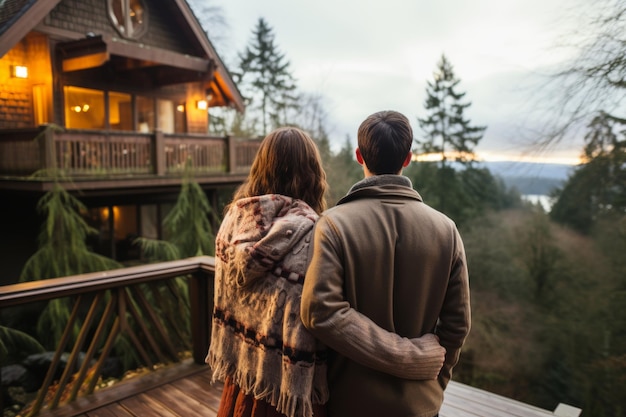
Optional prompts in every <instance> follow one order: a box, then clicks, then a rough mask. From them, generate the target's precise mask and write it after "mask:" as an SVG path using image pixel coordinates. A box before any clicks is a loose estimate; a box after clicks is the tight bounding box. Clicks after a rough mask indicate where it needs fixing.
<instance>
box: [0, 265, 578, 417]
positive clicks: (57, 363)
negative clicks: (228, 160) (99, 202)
mask: <svg viewBox="0 0 626 417" xmlns="http://www.w3.org/2000/svg"><path fill="white" fill-rule="evenodd" d="M214 274H215V260H214V258H212V257H207V256H203V257H196V258H188V259H183V260H179V261H172V262H163V263H157V264H151V265H142V266H135V267H129V268H122V269H118V270H112V271H105V272H96V273H90V274H83V275H76V276H71V277H63V278H54V279H48V280H42V281H35V282H25V283H21V284H14V285H7V286H3V287H0V306H1V307H0V313H2V317H3V318H6V317H7V315H11V314H15V310H13V309H15V308H23V307H27V306H38V308H41V306H42V303H49V302H52V301H53V300H58V299H68V300H71V302H72V303H73V306H74V307H73V312H72V314H71V315H70V317H68V319H67V324H66V328H65V329H66V330H65V332H64V335H63V337H62V338H61V340H60V341H59V343H58V345H57V346H56V349H55V352H53V353H54V358H53V359H52V361H51V363H50V366H49V368H48V369H47V372H44V375H42V378H41V381H40V383H39V384H37V386H35V387H33V389H34V391H33V392H32V401H31V402H29V404H28V405H27V407H26V409H25V410H23V412H22V414H21V415H23V416H28V417H36V416H37V417H74V416H76V417H83V416H92V417H95V416H103V417H104V416H128V417H130V416H138V415H139V416H151V415H163V416H165V415H167V416H190V415H204V416H209V417H212V416H215V415H216V410H217V407H218V404H219V398H220V395H221V385H220V384H216V385H211V384H210V379H211V377H210V369H209V368H208V366H206V365H205V364H204V357H205V355H206V352H207V349H208V346H209V342H210V335H211V312H212V309H213V278H214ZM176 280H179V281H180V280H184V281H185V282H186V284H187V286H186V289H187V291H186V292H181V291H177V290H175V289H174V287H173V284H174V281H176ZM163 297H174V298H175V299H181V298H182V299H185V300H187V301H185V302H184V303H182V306H183V307H184V310H185V314H186V315H189V317H190V319H191V320H190V322H189V324H188V327H187V328H180V327H176V326H175V325H174V323H172V322H171V320H172V319H173V314H172V312H171V311H169V310H168V309H167V308H165V306H166V305H167V303H164V302H163V300H164V299H163ZM157 300H158V302H157ZM151 301H152V302H151ZM139 318H141V320H140V319H139ZM74 328H79V329H80V332H78V335H77V336H76V337H72V336H71V334H72V329H74ZM122 337H126V338H128V340H130V345H129V346H133V347H134V348H135V349H136V351H137V352H138V356H137V357H138V360H139V361H140V362H141V365H142V368H143V369H145V372H143V373H140V374H136V375H135V376H133V377H131V378H127V379H125V380H123V381H120V382H117V383H116V384H114V385H106V384H101V383H99V382H101V381H102V380H103V376H104V370H103V369H104V364H105V362H106V360H107V358H109V357H110V355H111V352H112V346H113V345H114V342H115V340H117V339H119V338H122ZM9 353H10V352H9ZM183 353H186V354H183ZM64 356H65V357H66V358H67V359H66V360H64V361H63V360H62V357H64ZM1 365H3V366H4V365H5V363H2V364H1ZM1 382H2V385H4V386H5V387H6V386H8V384H10V383H9V381H1ZM105 385H106V386H105ZM2 399H3V397H0V409H2V408H3V404H2ZM5 405H8V404H5ZM580 413H581V410H580V409H578V408H575V407H572V406H569V405H566V404H559V405H558V407H557V408H556V409H555V410H554V411H549V410H545V409H541V408H538V407H534V406H531V405H528V404H524V403H522V402H519V401H515V400H512V399H510V398H506V397H502V396H499V395H496V394H493V393H490V392H487V391H483V390H480V389H477V388H473V387H470V386H468V385H464V384H461V383H458V382H455V381H451V382H450V384H449V386H448V388H447V390H446V394H445V398H444V403H443V406H442V408H441V412H440V416H442V417H459V416H498V417H549V416H553V417H554V416H560V417H577V416H579V415H580Z"/></svg>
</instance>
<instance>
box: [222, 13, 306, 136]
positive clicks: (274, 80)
mask: <svg viewBox="0 0 626 417" xmlns="http://www.w3.org/2000/svg"><path fill="white" fill-rule="evenodd" d="M239 59H240V64H239V72H236V73H234V75H235V76H236V77H238V80H237V81H238V82H239V86H240V88H241V89H242V91H243V92H244V95H245V97H246V101H247V106H248V108H247V110H246V118H247V119H248V122H249V123H250V125H251V127H252V128H254V129H255V130H256V133H257V134H260V135H262V136H265V135H266V134H267V133H268V132H269V131H270V130H272V129H274V128H277V127H280V126H285V125H287V124H289V123H288V120H289V118H290V112H291V111H293V110H296V109H297V107H298V106H297V102H298V97H297V95H296V83H295V79H294V77H293V75H292V74H291V72H290V69H289V66H290V63H289V61H288V60H287V59H286V58H285V55H284V54H283V53H281V52H280V51H279V49H278V47H277V45H276V43H275V37H274V33H273V32H272V28H271V27H270V26H269V25H268V24H267V22H266V21H265V20H264V19H263V18H260V19H259V21H258V23H257V26H256V27H255V29H254V30H253V38H252V40H251V41H250V43H249V44H248V46H247V47H246V49H245V51H244V52H243V53H241V54H239ZM259 123H260V129H259V128H258V124H259Z"/></svg>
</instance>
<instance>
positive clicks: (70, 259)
mask: <svg viewBox="0 0 626 417" xmlns="http://www.w3.org/2000/svg"><path fill="white" fill-rule="evenodd" d="M37 209H38V210H39V211H40V212H41V213H42V214H43V215H44V216H45V221H44V223H43V225H42V227H41V233H40V234H39V249H38V250H37V252H35V254H34V255H32V256H31V257H30V258H29V259H28V261H27V262H26V264H25V265H24V268H23V269H22V273H21V274H20V282H24V281H37V280H41V279H48V278H56V277H65V276H70V275H78V274H85V273H89V272H97V271H106V270H109V269H115V268H121V264H119V263H118V262H116V261H114V260H113V259H110V258H107V257H105V256H102V255H98V254H96V253H94V252H91V251H90V250H89V248H88V246H87V244H86V242H85V240H86V238H87V236H88V235H89V234H97V233H98V232H97V230H95V229H93V228H92V227H90V226H89V225H88V224H87V222H85V220H84V219H83V217H82V216H81V215H80V212H81V211H84V210H85V206H84V205H83V204H82V203H81V202H80V201H79V200H78V199H77V198H76V197H74V196H72V195H71V194H70V193H68V192H67V191H66V190H65V189H64V188H63V187H62V186H61V185H59V184H58V183H56V184H55V185H54V186H53V188H52V190H50V191H49V192H47V193H46V194H45V195H44V196H43V197H42V198H41V199H40V200H39V202H38V204H37ZM71 308H72V304H71V300H69V299H67V298H62V299H54V300H50V302H49V303H48V305H47V307H46V308H45V310H44V311H43V312H42V313H41V315H40V317H39V322H38V323H37V329H38V333H39V335H40V340H43V341H44V342H48V343H51V344H54V343H55V341H57V340H59V338H60V337H61V334H62V333H63V330H64V328H65V324H66V323H67V320H68V318H69V316H70V312H71ZM77 331H78V329H77V328H76V329H75V332H77Z"/></svg>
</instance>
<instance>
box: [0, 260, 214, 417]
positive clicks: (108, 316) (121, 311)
mask: <svg viewBox="0 0 626 417" xmlns="http://www.w3.org/2000/svg"><path fill="white" fill-rule="evenodd" d="M214 273H215V263H214V259H213V258H212V257H208V256H203V257H196V258H189V259H184V260H180V261H172V262H163V263H157V264H150V265H142V266H136V267H129V268H122V269H117V270H111V271H106V272H98V273H91V274H83V275H76V276H70V277H63V278H54V279H47V280H41V281H34V282H25V283H21V284H14V285H7V286H2V287H0V306H1V310H0V312H1V313H2V315H3V317H5V316H6V315H7V314H12V313H15V310H14V309H16V308H18V309H19V308H20V307H22V308H23V307H29V308H30V309H31V310H32V308H33V306H41V303H42V302H43V303H51V302H53V301H54V300H61V299H64V300H70V301H71V305H73V310H72V313H71V314H70V316H69V318H68V319H67V323H66V325H65V331H64V333H63V335H62V337H61V338H60V340H59V342H58V345H57V347H56V350H55V352H54V357H53V359H52V361H51V364H50V366H49V368H48V371H47V373H46V375H45V378H43V381H42V382H41V386H39V387H38V391H37V395H36V397H35V399H34V400H33V401H32V403H31V404H30V405H29V406H27V408H26V410H25V411H26V412H25V413H22V414H21V415H28V416H36V415H37V414H38V413H39V412H40V411H41V410H42V409H44V408H48V409H54V408H57V407H59V406H60V405H62V404H65V403H69V402H72V401H74V400H76V398H77V397H80V396H84V395H88V394H91V393H93V392H94V390H95V389H96V386H97V383H98V381H99V380H101V375H102V372H103V366H104V364H105V362H106V361H107V359H108V358H109V355H110V354H111V352H112V351H113V350H114V349H113V346H114V345H115V343H116V342H118V341H119V339H120V338H125V339H126V340H127V341H128V344H127V346H129V347H132V348H134V349H135V352H136V358H137V361H138V363H139V366H141V367H143V369H148V370H154V369H156V368H157V364H159V365H160V364H168V363H175V362H178V361H180V359H181V358H182V357H183V356H182V353H183V352H185V351H191V354H192V357H193V360H194V362H196V363H204V358H205V355H206V353H207V349H208V346H209V340H210V332H211V327H210V326H211V321H210V317H211V312H212V309H213V277H214ZM176 280H184V282H186V283H188V286H187V287H186V288H188V292H187V294H185V293H182V292H180V290H179V289H180V286H179V287H176V286H175V281H176ZM177 288H178V289H177ZM166 298H170V301H171V299H172V298H173V299H174V301H176V302H177V303H175V305H176V306H179V307H178V309H177V310H176V311H171V310H168V308H167V307H166V306H167V305H172V303H171V302H169V303H168V300H166ZM187 300H188V302H187ZM180 306H183V307H182V308H183V310H185V311H182V310H180ZM27 311H28V310H27ZM179 315H188V317H189V318H190V321H189V326H188V327H189V328H180V327H177V324H176V323H173V322H172V320H174V319H175V318H176V317H177V316H179ZM76 330H78V332H77V331H76ZM0 353H1V352H0ZM5 354H6V352H5ZM63 357H65V358H66V359H65V360H62V358H63ZM2 365H5V364H2ZM1 402H2V401H1V400H0V410H1V409H2V407H1V406H2V404H1Z"/></svg>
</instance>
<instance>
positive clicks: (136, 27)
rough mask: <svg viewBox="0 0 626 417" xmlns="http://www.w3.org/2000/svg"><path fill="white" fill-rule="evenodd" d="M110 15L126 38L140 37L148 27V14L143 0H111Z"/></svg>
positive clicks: (114, 24)
mask: <svg viewBox="0 0 626 417" xmlns="http://www.w3.org/2000/svg"><path fill="white" fill-rule="evenodd" d="M108 4H109V16H110V17H111V22H112V23H113V26H115V28H116V29H117V31H118V32H119V33H120V35H122V36H123V37H125V38H130V39H132V38H138V37H140V36H141V35H143V34H144V33H145V32H146V29H147V28H148V21H147V18H148V14H147V13H146V7H145V5H144V2H143V1H142V0H109V1H108Z"/></svg>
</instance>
